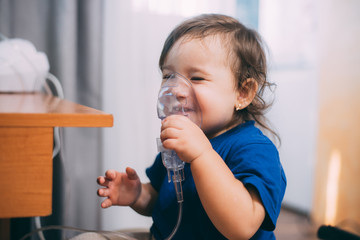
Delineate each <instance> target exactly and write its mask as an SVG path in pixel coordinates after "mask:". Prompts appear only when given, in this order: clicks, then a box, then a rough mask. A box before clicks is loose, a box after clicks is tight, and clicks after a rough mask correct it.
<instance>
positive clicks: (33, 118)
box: [0, 93, 113, 218]
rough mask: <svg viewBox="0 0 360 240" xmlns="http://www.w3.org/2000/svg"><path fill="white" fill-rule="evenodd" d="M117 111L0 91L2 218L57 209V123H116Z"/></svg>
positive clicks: (75, 124)
mask: <svg viewBox="0 0 360 240" xmlns="http://www.w3.org/2000/svg"><path fill="white" fill-rule="evenodd" d="M112 125H113V116H112V115H111V114H106V113H104V112H101V111H99V110H96V109H93V108H89V107H86V106H82V105H79V104H75V103H72V102H69V101H66V100H63V99H60V98H57V97H53V96H48V95H43V94H37V93H36V94H4V93H0V218H13V217H30V216H47V215H50V214H51V213H52V208H51V205H52V171H53V170H52V166H53V163H52V150H53V128H54V127H111V126H112Z"/></svg>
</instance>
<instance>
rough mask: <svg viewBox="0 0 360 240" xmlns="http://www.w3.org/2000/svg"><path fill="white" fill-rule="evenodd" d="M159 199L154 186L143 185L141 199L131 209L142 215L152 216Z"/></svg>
mask: <svg viewBox="0 0 360 240" xmlns="http://www.w3.org/2000/svg"><path fill="white" fill-rule="evenodd" d="M157 197H158V193H157V192H156V190H155V189H154V188H153V187H152V185H151V184H150V183H143V184H142V186H141V193H140V196H139V198H138V199H137V200H136V202H135V203H134V204H133V205H131V206H130V207H131V208H132V209H134V210H135V211H136V212H137V213H139V214H141V215H144V216H151V214H152V209H153V207H154V204H155V201H156V199H157Z"/></svg>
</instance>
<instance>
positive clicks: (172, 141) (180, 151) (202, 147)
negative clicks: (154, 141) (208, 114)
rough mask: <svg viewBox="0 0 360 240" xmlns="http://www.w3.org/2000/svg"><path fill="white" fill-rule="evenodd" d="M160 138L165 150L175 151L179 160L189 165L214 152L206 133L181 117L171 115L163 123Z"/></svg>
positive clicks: (187, 119)
mask: <svg viewBox="0 0 360 240" xmlns="http://www.w3.org/2000/svg"><path fill="white" fill-rule="evenodd" d="M160 138H161V141H162V143H163V146H164V147H165V148H167V149H172V150H175V152H176V153H177V155H178V156H179V158H180V159H181V160H182V161H184V162H187V163H191V162H192V161H194V160H195V159H197V158H198V157H200V156H201V155H202V154H204V153H205V152H207V151H209V150H212V146H211V144H210V142H209V140H208V138H207V137H206V136H205V134H204V132H203V131H202V130H201V129H200V128H199V127H198V126H197V125H196V124H195V123H193V122H192V121H191V120H190V119H189V118H187V117H185V116H181V115H171V116H169V117H167V118H165V119H164V120H163V121H162V125H161V134H160Z"/></svg>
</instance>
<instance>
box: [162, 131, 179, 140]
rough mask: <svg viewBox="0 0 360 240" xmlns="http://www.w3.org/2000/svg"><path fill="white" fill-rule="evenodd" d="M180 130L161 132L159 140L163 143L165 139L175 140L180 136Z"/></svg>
mask: <svg viewBox="0 0 360 240" xmlns="http://www.w3.org/2000/svg"><path fill="white" fill-rule="evenodd" d="M180 132H181V130H179V129H175V128H166V129H164V130H162V131H161V133H160V139H161V141H162V142H164V141H165V140H167V139H176V138H178V136H179V135H180Z"/></svg>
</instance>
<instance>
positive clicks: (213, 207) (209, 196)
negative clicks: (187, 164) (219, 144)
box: [191, 150, 265, 239]
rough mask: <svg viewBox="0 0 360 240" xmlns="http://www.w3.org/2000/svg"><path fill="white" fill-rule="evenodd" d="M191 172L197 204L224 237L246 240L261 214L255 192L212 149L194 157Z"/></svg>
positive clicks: (261, 216)
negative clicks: (238, 178)
mask: <svg viewBox="0 0 360 240" xmlns="http://www.w3.org/2000/svg"><path fill="white" fill-rule="evenodd" d="M191 171H192V175H193V178H194V181H195V185H196V189H197V191H198V194H199V197H200V200H201V203H202V205H203V206H204V209H205V211H206V213H207V215H208V216H209V218H210V219H211V221H212V223H213V224H214V225H215V227H216V228H217V229H218V230H219V231H220V232H221V233H222V234H223V235H224V236H225V237H227V238H228V239H249V238H250V237H251V236H252V235H253V234H254V233H255V232H256V231H257V229H258V228H259V227H260V225H261V223H262V221H263V219H264V217H265V211H264V208H263V206H262V204H261V201H260V200H259V198H258V197H257V195H256V194H257V193H256V194H255V195H256V196H254V194H253V192H252V194H250V193H249V191H248V190H247V189H246V188H245V186H244V185H243V184H242V182H241V181H239V180H237V179H236V178H235V177H234V175H233V174H232V172H231V171H230V169H229V168H228V167H227V165H226V164H225V163H224V161H223V160H222V159H221V157H220V156H219V155H218V154H217V153H216V152H215V151H214V150H212V151H208V152H206V153H205V154H203V155H202V156H200V157H199V158H197V159H195V160H194V161H193V162H192V163H191Z"/></svg>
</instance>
